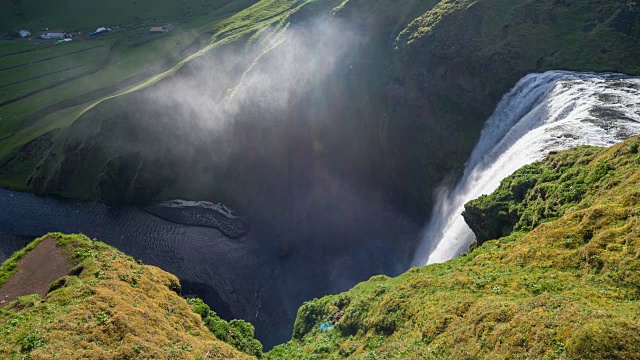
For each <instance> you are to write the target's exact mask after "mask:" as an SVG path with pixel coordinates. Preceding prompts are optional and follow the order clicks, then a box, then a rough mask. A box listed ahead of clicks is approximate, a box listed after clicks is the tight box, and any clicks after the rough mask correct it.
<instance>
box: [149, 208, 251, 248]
mask: <svg viewBox="0 0 640 360" xmlns="http://www.w3.org/2000/svg"><path fill="white" fill-rule="evenodd" d="M143 210H145V211H146V212H148V213H150V214H153V215H155V216H157V217H159V218H162V219H164V220H167V221H170V222H173V223H176V224H181V225H188V226H202V227H209V228H213V229H217V230H220V232H221V233H223V234H224V235H225V236H226V237H228V238H230V239H239V238H241V237H243V236H245V235H247V234H248V233H249V221H248V220H247V219H246V218H243V217H237V216H235V215H233V213H232V211H231V210H230V209H229V208H227V207H226V206H224V205H222V204H213V203H210V202H206V201H197V202H196V201H183V200H173V201H165V202H163V203H160V204H157V205H152V206H147V207H144V208H143Z"/></svg>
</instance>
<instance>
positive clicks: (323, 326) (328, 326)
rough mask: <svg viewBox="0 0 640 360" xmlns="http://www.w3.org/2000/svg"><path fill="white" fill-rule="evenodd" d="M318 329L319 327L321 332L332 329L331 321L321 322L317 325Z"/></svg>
mask: <svg viewBox="0 0 640 360" xmlns="http://www.w3.org/2000/svg"><path fill="white" fill-rule="evenodd" d="M318 329H320V331H322V332H329V331H331V330H333V324H332V323H322V324H320V325H318Z"/></svg>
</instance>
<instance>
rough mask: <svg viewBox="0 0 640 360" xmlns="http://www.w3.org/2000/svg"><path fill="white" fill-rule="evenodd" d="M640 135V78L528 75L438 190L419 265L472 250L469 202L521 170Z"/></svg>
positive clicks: (562, 73)
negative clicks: (450, 181) (454, 176)
mask: <svg viewBox="0 0 640 360" xmlns="http://www.w3.org/2000/svg"><path fill="white" fill-rule="evenodd" d="M636 134H640V78H632V77H629V76H624V75H620V74H590V73H574V72H566V71H550V72H546V73H541V74H531V75H528V76H526V77H525V78H523V79H522V80H521V81H520V82H518V84H517V85H516V86H515V87H514V88H513V89H512V90H511V91H510V92H509V93H508V94H506V95H505V96H504V97H503V99H502V101H501V102H500V104H499V105H498V107H497V108H496V110H495V112H494V114H493V115H492V116H491V118H489V120H488V121H487V122H486V124H485V127H484V129H483V130H482V134H481V136H480V139H479V141H478V143H477V145H476V147H475V149H474V150H473V153H472V154H471V157H470V158H469V160H468V161H467V164H466V166H465V170H464V175H463V177H462V178H461V179H460V181H459V182H458V183H457V184H455V185H453V186H443V187H441V188H440V189H438V190H437V191H436V204H435V206H434V208H433V212H432V217H431V219H430V221H429V223H428V224H427V226H426V227H425V229H424V232H423V239H422V242H421V244H420V247H419V248H418V251H417V252H416V255H415V257H414V261H413V265H414V266H421V265H425V264H432V263H441V262H445V261H447V260H450V259H452V258H455V257H456V256H458V255H460V254H461V253H463V252H465V251H466V250H467V249H468V246H469V245H470V244H471V243H472V242H473V240H474V234H473V232H472V231H471V229H470V228H469V227H468V226H467V224H466V223H465V222H464V219H463V217H462V215H461V214H462V212H463V211H464V204H465V203H467V202H469V201H470V200H473V199H475V198H477V197H479V196H481V195H483V194H490V193H492V192H493V191H495V190H496V189H497V188H498V186H499V185H500V182H501V181H502V180H503V179H504V178H505V177H507V176H509V175H511V174H513V172H515V171H516V170H517V169H519V168H520V167H522V166H524V165H526V164H530V163H533V162H535V161H538V160H541V159H543V158H544V157H545V156H546V155H547V154H549V152H551V151H557V150H565V149H569V148H572V147H575V146H580V145H592V146H611V145H613V144H615V143H617V142H620V141H622V140H624V139H627V138H628V137H630V136H632V135H636Z"/></svg>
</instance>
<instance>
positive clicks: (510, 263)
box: [269, 137, 640, 359]
mask: <svg viewBox="0 0 640 360" xmlns="http://www.w3.org/2000/svg"><path fill="white" fill-rule="evenodd" d="M639 147H640V137H636V138H633V139H631V140H629V141H627V142H625V143H622V144H619V145H616V146H614V147H612V148H609V149H601V148H593V147H581V148H576V149H573V150H569V151H565V152H561V153H558V154H553V155H550V156H549V157H548V158H547V159H545V160H544V161H542V162H539V163H536V164H533V165H529V166H525V167H524V168H523V169H521V170H519V171H517V172H516V173H515V174H514V175H513V176H511V177H508V178H507V179H505V180H504V181H503V182H502V185H501V186H500V189H499V190H497V191H496V192H495V193H494V194H492V195H488V196H484V197H482V198H481V199H479V200H476V201H473V202H471V203H470V204H469V205H467V213H469V212H473V213H474V219H476V221H475V222H474V223H473V224H472V227H473V228H474V230H475V231H476V232H478V231H479V230H482V231H485V232H486V229H483V228H482V227H483V226H485V225H489V226H491V227H494V228H495V229H497V230H498V231H499V232H500V236H501V237H500V238H499V239H497V240H490V241H486V242H484V244H483V245H482V246H480V247H479V248H477V249H475V250H474V251H472V252H471V253H470V254H466V255H464V256H462V257H460V258H458V259H455V260H452V261H449V262H447V263H444V264H437V265H430V266H426V267H422V268H414V269H412V270H410V271H408V272H407V273H405V274H404V275H402V276H399V277H397V278H393V279H391V278H388V277H384V276H375V277H373V278H371V279H370V280H369V281H367V282H364V283H361V284H359V285H357V286H356V287H355V288H353V289H352V290H350V291H348V292H345V293H343V294H339V295H333V296H327V297H324V298H321V299H315V300H313V301H310V302H308V303H305V304H304V305H303V306H302V307H301V308H300V310H299V311H298V318H297V320H296V323H295V329H294V333H293V339H292V340H291V341H290V342H289V343H287V344H284V345H281V346H279V347H276V348H275V349H273V350H272V351H271V352H270V353H269V356H270V357H271V358H272V359H325V358H327V359H338V358H349V359H352V358H353V359H478V358H505V359H507V358H508V359H526V358H529V359H640V152H639ZM507 215H509V216H507ZM504 219H506V220H504ZM500 221H502V222H503V223H499V222H500ZM514 224H515V225H514ZM511 228H515V229H516V230H515V231H510V230H509V229H511ZM490 233H492V232H490ZM324 323H330V324H332V325H333V329H332V330H330V331H327V332H322V331H321V330H320V329H319V325H321V324H324Z"/></svg>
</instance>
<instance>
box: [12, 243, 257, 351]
mask: <svg viewBox="0 0 640 360" xmlns="http://www.w3.org/2000/svg"><path fill="white" fill-rule="evenodd" d="M51 237H53V238H55V239H56V240H57V248H58V249H59V250H60V251H62V252H63V253H64V254H66V255H67V256H68V259H69V260H70V261H71V263H72V264H73V265H74V266H75V267H74V268H73V269H72V271H71V273H70V274H69V275H68V276H64V277H62V278H60V279H59V280H57V281H54V282H53V283H52V284H51V285H50V287H49V292H48V293H47V295H46V297H40V296H39V295H28V296H23V297H19V298H18V299H17V300H15V301H14V302H12V303H10V304H8V305H7V304H3V305H2V306H3V307H0V339H2V341H0V357H1V358H3V359H80V358H91V359H98V358H100V359H122V358H128V359H133V358H136V359H159V358H162V359H204V358H207V359H245V358H251V356H248V355H246V354H245V353H249V354H252V355H257V356H260V355H261V353H262V351H261V350H262V346H261V345H260V343H259V342H257V341H256V340H254V339H253V327H252V326H251V325H249V324H248V323H245V322H244V321H237V320H234V321H231V322H227V321H224V320H221V319H220V318H219V317H218V316H217V315H216V314H215V312H213V311H211V310H210V309H209V308H208V307H207V306H206V305H204V304H203V303H202V302H201V301H200V300H198V299H189V300H188V301H187V300H185V299H183V298H181V297H180V296H179V295H178V294H179V292H180V284H179V282H178V279H177V278H176V277H175V276H173V275H171V274H169V273H166V272H164V271H162V270H160V269H158V268H156V267H153V266H148V265H142V264H140V263H137V262H135V261H134V260H133V259H132V258H131V257H128V256H126V255H124V254H123V253H121V252H119V251H117V250H115V249H114V248H112V247H109V246H107V245H105V244H103V243H100V242H97V241H92V240H90V239H88V238H86V237H85V236H82V235H61V234H49V235H46V236H44V237H42V238H39V239H37V240H35V241H34V242H33V243H31V244H30V245H29V246H27V247H26V248H25V249H23V250H22V251H20V252H18V253H16V254H14V256H13V257H12V258H10V259H9V260H7V261H6V262H5V263H4V264H3V265H2V267H0V287H2V285H4V284H5V283H6V282H7V280H8V279H9V278H10V277H11V276H12V275H13V274H15V273H16V271H18V270H19V264H20V259H22V258H25V256H26V255H27V254H28V253H29V251H32V250H33V249H34V248H36V247H37V246H38V245H39V244H40V243H42V242H43V241H44V240H45V239H48V238H51ZM221 330H223V332H221ZM214 334H216V335H217V336H218V338H216V335H214ZM219 339H222V340H224V341H227V342H228V343H230V344H231V345H229V344H227V343H225V342H223V341H221V340H219ZM232 345H233V346H232ZM234 347H236V348H237V349H240V350H241V351H244V352H245V353H243V352H241V351H238V350H236V349H234Z"/></svg>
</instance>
